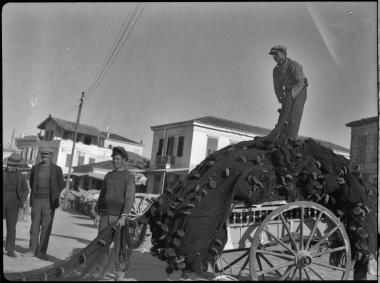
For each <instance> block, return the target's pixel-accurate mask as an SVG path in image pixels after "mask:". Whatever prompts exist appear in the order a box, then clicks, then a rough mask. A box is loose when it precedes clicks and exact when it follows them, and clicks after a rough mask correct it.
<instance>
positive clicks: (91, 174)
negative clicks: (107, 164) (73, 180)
mask: <svg viewBox="0 0 380 283" xmlns="http://www.w3.org/2000/svg"><path fill="white" fill-rule="evenodd" d="M105 175H106V173H104V174H101V173H94V172H88V173H87V172H86V173H79V172H73V173H71V174H70V176H76V177H83V176H88V177H91V178H94V179H98V180H104V176H105Z"/></svg>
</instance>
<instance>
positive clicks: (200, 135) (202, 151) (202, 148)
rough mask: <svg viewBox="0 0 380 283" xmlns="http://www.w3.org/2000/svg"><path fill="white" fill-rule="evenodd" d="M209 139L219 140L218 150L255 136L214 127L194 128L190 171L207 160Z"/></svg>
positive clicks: (198, 126)
mask: <svg viewBox="0 0 380 283" xmlns="http://www.w3.org/2000/svg"><path fill="white" fill-rule="evenodd" d="M208 137H212V138H217V139H218V150H219V149H222V148H224V147H226V146H228V145H230V144H231V143H233V142H241V141H245V140H251V139H253V138H254V137H255V135H254V134H248V133H243V132H240V133H239V132H237V131H233V130H227V129H223V128H217V127H212V126H200V125H197V126H194V132H193V141H192V147H191V157H190V164H189V168H190V170H192V169H194V167H195V166H197V165H198V164H199V163H201V162H202V161H203V160H204V159H205V158H206V153H207V152H206V150H207V139H208Z"/></svg>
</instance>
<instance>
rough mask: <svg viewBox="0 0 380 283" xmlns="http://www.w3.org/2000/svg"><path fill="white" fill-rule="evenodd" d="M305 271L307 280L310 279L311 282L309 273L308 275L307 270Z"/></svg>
mask: <svg viewBox="0 0 380 283" xmlns="http://www.w3.org/2000/svg"><path fill="white" fill-rule="evenodd" d="M300 270H301V269H300ZM303 271H304V272H305V274H306V277H307V279H308V280H309V281H311V279H310V276H309V273H307V270H306V268H304V270H303Z"/></svg>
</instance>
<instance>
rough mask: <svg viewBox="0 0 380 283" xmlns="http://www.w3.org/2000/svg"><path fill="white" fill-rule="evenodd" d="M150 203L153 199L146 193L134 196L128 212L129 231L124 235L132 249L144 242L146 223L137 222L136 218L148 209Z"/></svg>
mask: <svg viewBox="0 0 380 283" xmlns="http://www.w3.org/2000/svg"><path fill="white" fill-rule="evenodd" d="M152 203H153V201H152V200H151V199H150V198H148V197H147V196H146V195H136V196H135V202H134V204H133V207H132V209H131V213H130V214H129V227H128V228H129V233H127V237H126V241H127V245H128V247H130V248H132V249H137V248H139V247H140V246H141V245H142V243H143V242H144V239H145V234H146V230H147V228H148V224H147V223H141V222H139V221H138V218H139V217H140V216H142V215H143V214H144V213H145V212H146V211H148V209H149V208H150V206H151V205H152Z"/></svg>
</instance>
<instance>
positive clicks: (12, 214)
mask: <svg viewBox="0 0 380 283" xmlns="http://www.w3.org/2000/svg"><path fill="white" fill-rule="evenodd" d="M20 163H21V155H20V154H18V153H12V155H11V156H10V157H9V158H8V162H7V168H5V169H4V170H3V218H5V219H6V225H7V238H6V244H5V249H6V251H7V255H8V256H10V257H16V254H15V252H14V248H15V241H16V224H17V217H18V213H19V209H20V208H21V207H23V206H24V204H25V201H26V198H27V197H28V192H29V190H28V185H27V183H26V176H25V175H24V174H22V173H21V172H19V171H18V166H19V164H20Z"/></svg>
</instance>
